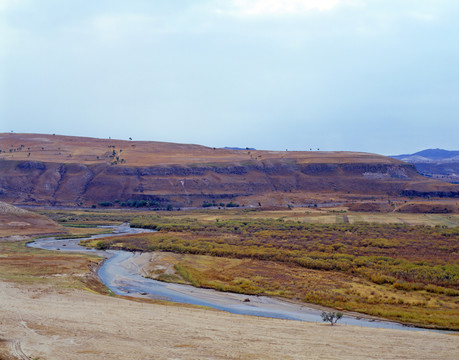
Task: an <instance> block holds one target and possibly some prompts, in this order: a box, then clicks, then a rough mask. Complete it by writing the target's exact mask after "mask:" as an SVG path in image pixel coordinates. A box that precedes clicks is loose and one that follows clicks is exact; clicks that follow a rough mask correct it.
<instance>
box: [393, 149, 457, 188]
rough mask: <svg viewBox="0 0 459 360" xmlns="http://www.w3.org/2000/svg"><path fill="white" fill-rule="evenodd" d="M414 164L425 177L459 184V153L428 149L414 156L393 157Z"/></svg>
mask: <svg viewBox="0 0 459 360" xmlns="http://www.w3.org/2000/svg"><path fill="white" fill-rule="evenodd" d="M391 157H392V158H394V159H398V160H402V161H405V162H408V163H410V164H413V165H414V166H415V167H416V169H417V170H418V171H419V172H420V173H421V174H422V175H424V176H427V177H430V178H434V179H438V180H443V181H447V182H451V183H459V151H457V150H444V149H427V150H422V151H418V152H416V153H414V154H403V155H395V156H391Z"/></svg>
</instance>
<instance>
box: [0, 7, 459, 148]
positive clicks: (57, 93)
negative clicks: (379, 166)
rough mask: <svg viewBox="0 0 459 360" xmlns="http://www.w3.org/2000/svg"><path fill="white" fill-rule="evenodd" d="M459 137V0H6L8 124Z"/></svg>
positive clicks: (277, 142)
mask: <svg viewBox="0 0 459 360" xmlns="http://www.w3.org/2000/svg"><path fill="white" fill-rule="evenodd" d="M10 131H14V132H16V133H19V132H27V133H55V134H63V135H76V136H90V137H101V138H108V137H111V138H112V139H115V138H116V139H128V138H132V139H133V140H150V141H168V142H179V143H194V144H201V145H206V146H212V147H224V146H233V147H242V148H245V147H253V148H256V149H264V150H286V149H288V150H289V151H290V150H309V149H311V148H312V149H315V150H316V149H320V150H327V151H335V150H351V151H365V152H373V153H379V154H386V155H391V154H401V153H413V152H416V151H419V150H422V149H427V148H444V149H449V150H459V1H457V0H290V1H287V0H174V1H166V0H162V1H157V0H129V1H127V0H126V1H120V0H0V132H10Z"/></svg>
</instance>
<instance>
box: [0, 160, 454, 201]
mask: <svg viewBox="0 0 459 360" xmlns="http://www.w3.org/2000/svg"><path fill="white" fill-rule="evenodd" d="M0 170H1V172H0V199H1V200H3V201H8V202H12V203H16V204H37V205H69V206H75V205H85V206H87V205H91V204H95V203H98V202H104V201H105V202H112V203H115V202H116V203H121V202H123V201H128V200H145V201H150V202H151V203H153V204H155V205H157V206H167V205H173V206H193V205H194V206H200V205H201V204H202V202H204V201H210V200H215V201H217V200H224V201H226V202H227V201H230V200H232V199H235V198H237V199H244V198H246V197H250V198H251V201H252V202H255V203H256V200H257V197H260V198H262V197H264V196H267V195H269V194H273V193H286V194H288V193H292V192H293V193H298V192H303V193H307V192H332V193H345V194H349V193H352V194H366V195H368V194H379V195H391V196H398V195H403V196H425V193H424V192H419V191H417V190H415V189H413V186H412V182H413V181H418V182H422V183H423V184H424V185H425V181H430V180H428V179H424V178H422V177H421V176H420V175H419V174H418V173H417V172H416V169H415V168H414V167H413V165H410V164H405V163H400V164H393V163H391V162H389V163H387V164H384V163H380V162H378V163H366V164H365V163H361V162H360V163H344V164H337V163H314V164H298V163H295V162H292V161H291V160H289V161H288V162H287V161H283V160H272V161H269V162H268V161H267V162H252V163H247V164H246V165H234V164H227V165H224V164H223V165H222V164H218V165H207V166H205V165H199V166H183V165H180V166H179V165H168V166H138V167H129V166H120V165H118V166H110V165H107V164H104V163H100V164H76V163H70V164H60V163H52V162H37V161H8V160H0ZM447 190H448V191H435V192H432V193H431V195H432V196H457V194H458V193H457V192H455V191H452V190H451V189H447ZM217 202H218V201H217Z"/></svg>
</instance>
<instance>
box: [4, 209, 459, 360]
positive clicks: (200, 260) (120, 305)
mask: <svg viewBox="0 0 459 360" xmlns="http://www.w3.org/2000/svg"><path fill="white" fill-rule="evenodd" d="M333 211H337V210H333ZM43 213H46V214H48V215H50V216H51V217H52V218H54V219H55V220H57V221H59V222H60V223H61V224H64V225H65V226H66V227H65V228H64V230H66V231H67V233H68V234H72V235H76V236H79V235H84V234H89V233H95V232H100V231H101V229H94V228H93V227H92V226H94V225H95V224H104V223H105V224H107V223H120V222H124V221H134V219H135V218H139V216H140V219H142V218H145V217H146V216H151V213H148V212H144V213H142V212H136V211H126V212H120V211H96V212H87V211H78V212H71V211H57V210H46V211H43ZM158 214H160V216H161V218H162V217H165V216H166V215H167V216H170V218H168V221H169V222H171V221H172V220H173V222H183V221H186V219H187V218H188V219H190V218H195V219H198V220H197V222H199V223H209V224H211V223H215V222H216V218H215V217H214V216H215V215H218V218H219V219H220V220H219V221H236V220H238V219H239V220H240V219H244V218H247V212H246V211H244V210H242V209H233V210H228V211H221V212H220V213H218V214H216V213H213V212H211V211H209V210H201V211H194V212H186V213H185V212H183V211H182V212H165V213H154V218H155V219H157V215H158ZM348 215H349V216H362V217H364V218H366V216H368V214H348ZM408 215H409V216H413V215H411V214H404V216H408ZM250 216H251V218H252V220H254V221H256V219H258V218H259V219H261V220H266V219H270V218H271V219H272V218H278V219H279V218H280V219H282V220H281V221H283V222H286V220H287V222H289V221H290V220H292V219H295V221H296V222H297V221H302V223H304V224H308V223H309V222H312V221H314V220H316V219H317V218H320V216H324V217H326V218H327V219H329V220H330V219H335V224H339V223H340V221H338V220H339V216H342V213H333V212H331V211H330V212H328V213H327V214H326V213H325V212H323V211H319V210H315V211H314V210H313V211H311V212H308V213H306V212H304V211H303V212H300V211H299V210H295V211H293V212H292V211H272V212H267V213H263V212H251V213H250ZM290 216H291V217H290ZM297 218H298V219H300V220H296V219H297ZM420 219H422V220H420V221H422V222H427V221H428V220H429V219H428V218H424V217H420ZM380 220H381V222H386V223H390V222H391V221H393V219H391V218H385V219H384V218H382V217H381V218H380ZM383 220H384V221H383ZM430 220H434V221H436V222H438V223H442V222H444V223H445V224H446V223H449V224H450V226H454V225H455V224H456V222H457V220H458V219H457V217H455V216H452V215H451V216H446V215H442V216H440V215H432V218H431V219H430ZM319 225H320V224H319ZM319 225H318V226H319ZM69 226H76V227H69ZM24 245H25V241H22V242H21V241H16V242H2V243H0V254H1V255H0V293H1V296H0V313H1V317H0V359H2V360H12V359H17V358H19V359H26V358H29V359H49V360H53V359H59V360H60V359H63V358H65V359H100V358H112V359H174V358H179V359H279V358H283V359H415V358H416V359H456V358H457V357H458V356H459V347H458V345H457V344H458V342H457V336H455V335H448V334H441V333H435V332H418V331H396V330H385V329H372V328H360V327H353V326H345V325H338V326H334V327H331V326H329V325H326V324H316V323H304V322H297V321H288V320H277V319H267V318H256V317H250V316H240V315H234V314H228V313H225V312H220V311H215V310H209V309H200V308H195V307H190V306H177V305H168V304H165V303H161V304H159V303H154V302H152V301H147V302H142V301H139V300H135V301H133V300H127V299H123V298H120V297H113V296H107V294H109V292H107V289H106V288H105V287H104V286H102V285H101V284H100V282H98V281H97V278H95V277H94V273H93V271H92V270H91V269H94V268H95V266H96V265H97V263H98V262H99V261H100V259H99V258H96V257H89V256H85V255H77V254H65V253H61V252H59V253H58V252H49V251H43V250H37V249H31V248H26V247H25V246H24ZM156 260H158V261H159V262H162V265H167V266H169V265H170V268H172V269H173V268H174V265H179V266H178V269H180V268H181V269H182V272H180V271H177V270H176V271H175V275H174V276H177V277H179V276H181V275H180V274H182V275H185V276H186V271H188V272H189V274H188V276H191V278H195V279H197V280H199V281H215V279H212V277H213V276H214V275H212V274H215V267H218V268H219V269H223V270H224V271H223V273H224V274H226V277H227V279H226V280H225V279H222V278H221V277H220V278H219V279H216V280H217V281H219V282H220V283H219V286H222V285H224V283H225V281H227V283H228V284H230V285H231V283H232V284H233V285H239V286H242V287H244V286H246V289H247V290H248V292H250V291H251V289H250V287H251V286H252V287H253V286H255V287H257V286H258V287H260V288H261V287H263V288H264V289H265V290H266V291H267V292H270V293H271V294H272V295H289V293H288V291H289V289H288V287H290V288H291V291H296V290H297V289H295V287H294V286H293V285H294V283H295V282H301V283H303V284H304V289H305V290H307V289H308V288H313V287H314V283H315V284H320V286H322V288H323V290H324V293H325V292H326V290H327V289H330V288H332V287H336V286H338V287H341V286H343V287H344V288H345V287H346V286H347V285H346V284H347V280H348V279H347V275H346V274H345V273H341V274H333V273H331V272H323V271H319V270H314V269H309V270H307V271H306V272H302V271H300V269H298V268H296V267H293V266H290V265H288V264H282V263H278V262H269V261H260V260H256V259H235V258H224V257H218V258H215V257H211V256H206V255H192V254H170V255H169V253H162V256H160V257H156ZM154 265H155V264H154V263H151V264H150V270H151V274H152V275H154V274H153V272H154ZM193 271H195V273H194V274H193V273H192V272H193ZM220 272H222V271H220ZM273 273H278V274H281V275H282V276H279V277H278V278H277V279H275V281H272V280H270V274H273ZM202 274H204V275H205V276H203V275H202ZM156 275H161V274H156ZM247 277H250V279H249V280H247ZM191 278H189V279H191ZM189 279H188V280H189ZM231 279H233V280H231ZM164 280H171V279H170V278H167V277H166V278H165V279H164ZM249 281H250V282H249ZM282 283H285V284H287V285H288V286H287V289H286V290H287V291H286V292H285V293H284V294H282V293H280V291H281V289H280V287H281V285H282V286H283V284H282ZM354 289H355V290H357V291H360V292H361V293H362V294H363V293H364V292H365V291H373V292H374V295H377V296H379V297H381V298H384V296H389V298H390V297H391V296H394V295H395V296H397V295H396V294H395V289H394V291H393V293H388V292H387V290H388V289H387V288H385V287H384V285H378V284H374V283H373V284H370V283H367V284H365V283H364V282H356V283H355V284H354ZM101 294H105V295H101ZM418 296H421V295H419V294H417V293H412V294H411V293H410V295H409V298H410V299H412V300H413V301H419V299H418V298H417V297H418Z"/></svg>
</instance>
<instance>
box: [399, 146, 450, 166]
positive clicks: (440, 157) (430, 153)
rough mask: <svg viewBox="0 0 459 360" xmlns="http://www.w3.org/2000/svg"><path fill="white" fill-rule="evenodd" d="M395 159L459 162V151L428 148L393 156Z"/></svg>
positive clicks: (412, 161) (411, 161)
mask: <svg viewBox="0 0 459 360" xmlns="http://www.w3.org/2000/svg"><path fill="white" fill-rule="evenodd" d="M391 157H392V158H394V159H398V160H402V161H406V162H410V163H416V162H429V161H433V162H456V161H457V162H459V151H451V150H444V149H426V150H422V151H418V152H416V153H414V154H403V155H394V156H391Z"/></svg>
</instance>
